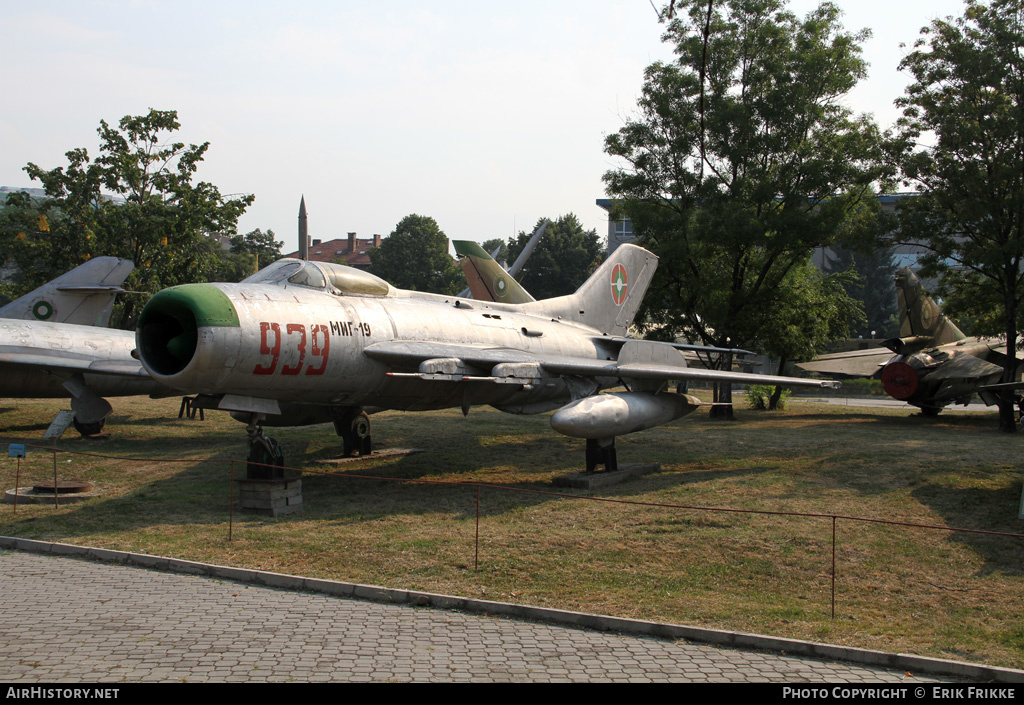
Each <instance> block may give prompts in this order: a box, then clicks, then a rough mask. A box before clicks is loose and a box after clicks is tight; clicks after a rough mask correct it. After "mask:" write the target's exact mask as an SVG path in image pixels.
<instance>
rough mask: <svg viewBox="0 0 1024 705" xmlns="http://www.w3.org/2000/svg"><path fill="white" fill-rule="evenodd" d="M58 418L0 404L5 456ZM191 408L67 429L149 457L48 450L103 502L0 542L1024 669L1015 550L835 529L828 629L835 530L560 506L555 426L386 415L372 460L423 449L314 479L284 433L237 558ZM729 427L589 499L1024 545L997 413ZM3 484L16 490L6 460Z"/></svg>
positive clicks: (565, 460) (685, 431) (232, 450)
mask: <svg viewBox="0 0 1024 705" xmlns="http://www.w3.org/2000/svg"><path fill="white" fill-rule="evenodd" d="M58 406H59V405H58V403H57V402H47V401H16V402H15V401H7V402H3V403H2V404H0V434H3V435H2V437H0V440H3V441H17V442H26V443H35V444H40V445H42V442H41V441H39V440H38V439H40V438H41V437H42V433H43V431H44V430H45V428H46V425H47V424H48V423H49V421H50V419H52V417H53V415H54V414H55V411H56V409H57V408H58ZM177 408H178V401H177V400H163V401H152V400H149V399H145V398H135V399H126V400H117V401H116V411H115V415H114V416H113V417H112V418H111V419H110V420H109V422H108V431H109V433H110V437H109V438H107V439H106V440H102V441H88V440H82V439H78V438H72V437H71V435H69V436H68V438H67V439H66V440H63V441H61V442H59V444H58V446H59V447H60V448H63V449H68V450H75V451H84V452H91V453H103V454H107V455H112V456H121V457H132V458H137V459H138V460H132V461H127V460H109V459H104V458H98V457H90V456H84V455H60V456H58V457H59V462H58V471H59V473H60V475H61V476H62V477H65V478H68V479H72V478H74V479H89V480H92V481H94V482H96V483H97V485H98V486H99V487H100V488H101V489H102V490H103V495H102V497H100V498H98V499H95V500H91V501H89V502H87V503H83V504H79V505H72V506H68V507H62V508H60V509H57V510H55V509H54V508H53V507H49V506H21V507H19V509H18V513H17V516H16V517H15V515H14V514H13V511H12V508H11V507H10V506H8V505H5V506H4V507H3V508H2V509H0V532H2V533H3V534H6V535H13V536H24V537H28V538H38V539H45V540H57V541H67V542H70V543H79V544H86V545H94V546H103V547H109V548H117V549H124V550H132V551H139V552H149V553H157V554H164V555H173V556H177V557H182V558H188V559H193V560H201V561H209V562H213V563H220V564H228V565H237V566H244V567H253V568H262V569H265V570H273V571H280V572H287V573H296V574H302V575H309V576H316V577H324V578H334V579H340V580H347V581H355V582H366V583H375V584H383V585H389V586H394V587H404V588H411V589H423V590H429V591H434V592H444V593H452V594H462V595H469V596H480V597H485V598H490V599H497V600H506V601H513V602H522V603H531V604H539V605H547V606H557V607H563V608H568V609H575V610H583V611H590V612H601V613H607V614H614V615H622V616H630V617H641V618H645V619H654V620H664V621H670V622H680V623H687V624H697V625H704V626H710V627H719V628H727V629H734V630H741V631H750V632H762V633H768V634H774V635H778V636H785V637H796V638H807V639H815V640H824V641H829V642H833V643H841V644H848V645H854V646H861V647H866V648H880V649H885V650H889V651H904V652H913V653H924V654H929V655H934V656H941V657H946V658H955V659H967V660H974V661H982V662H987V663H993V664H999V665H1007V666H1016V667H1022V666H1024V619H1022V618H1021V617H1020V616H1019V609H1018V608H1017V605H1018V604H1020V602H1021V598H1022V597H1024V581H1022V575H1021V573H1022V570H1024V560H1022V548H1024V545H1022V543H1021V540H1019V539H1013V538H1003V537H993V536H984V535H978V534H968V533H963V532H948V531H930V530H924V529H916V528H906V527H892V526H887V525H880V524H871V523H862V522H854V521H850V520H840V521H839V522H838V544H837V545H838V549H837V555H836V563H837V572H838V580H837V594H838V604H837V610H836V618H835V619H832V618H831V617H830V594H831V560H832V558H831V543H832V534H831V531H832V522H831V519H828V518H815V517H785V516H765V515H760V514H741V513H727V512H709V511H697V510H693V509H678V508H663V507H652V506H643V505H637V504H622V503H611V502H600V503H598V502H589V501H581V500H580V499H573V498H566V497H559V496H555V495H554V494H549V493H551V492H552V488H551V486H550V482H551V479H552V478H553V477H555V476H557V475H561V474H565V473H568V472H573V471H576V470H578V469H579V466H580V465H581V464H582V459H583V450H582V443H580V442H577V441H574V440H571V439H567V438H563V437H561V436H559V435H558V434H556V433H554V432H552V431H551V430H550V428H549V427H548V422H547V417H546V416H541V417H510V416H507V415H503V414H500V413H498V412H496V411H492V410H488V409H478V410H474V411H473V412H472V413H471V414H470V416H469V418H465V419H464V418H463V417H462V415H461V414H460V413H459V412H458V411H445V412H434V413H422V414H399V413H385V414H380V415H378V416H375V417H374V439H375V442H376V444H377V445H378V446H379V447H407V448H409V447H414V448H423V449H425V450H426V452H424V453H421V454H416V455H409V456H397V457H387V458H376V459H375V458H373V457H371V458H369V459H367V460H362V461H358V462H356V463H350V464H345V465H342V466H338V465H333V464H330V463H325V462H324V461H325V460H326V459H328V458H330V457H332V455H333V454H335V453H337V452H338V450H339V443H338V442H337V440H336V439H335V437H334V436H333V431H332V430H331V429H330V428H329V427H324V426H321V427H314V428H306V429H281V430H279V431H276V432H274V435H275V436H276V437H277V438H278V439H279V440H280V441H281V442H282V445H283V446H284V449H285V454H286V461H287V463H288V464H289V465H290V466H293V467H298V468H302V469H303V470H305V471H306V472H307V474H306V475H305V477H304V480H303V494H304V511H303V513H302V514H300V515H292V516H287V517H282V518H279V519H266V518H253V517H249V516H246V517H238V516H237V515H236V517H235V524H234V538H233V540H231V541H229V540H228V496H229V494H228V493H229V487H230V481H229V477H230V472H229V468H228V464H227V463H226V462H208V461H226V460H228V459H231V458H241V457H242V456H243V455H244V431H243V428H242V426H241V425H240V424H237V423H235V422H233V421H231V420H230V419H229V418H228V417H227V416H226V415H223V414H217V413H211V414H210V415H209V416H208V418H207V420H206V421H204V422H200V421H189V420H178V419H177V418H176V416H177ZM738 417H739V420H738V421H735V422H718V421H711V420H709V419H708V418H707V417H706V416H705V415H704V414H703V413H698V414H695V415H693V416H691V417H689V418H687V419H683V420H681V421H679V422H677V423H675V424H672V425H670V426H666V427H661V428H657V429H652V430H650V431H645V432H643V433H638V434H635V435H632V436H626V437H623V438H621V439H619V443H618V445H619V457H620V461H621V462H630V461H634V460H637V461H639V460H644V461H657V462H660V463H661V464H662V471H661V472H660V473H657V474H654V475H650V476H647V477H644V478H640V479H637V480H634V481H631V482H629V483H626V484H623V485H619V486H616V487H612V488H607V489H603V490H601V491H600V492H598V493H594V494H595V496H599V497H602V498H607V499H613V500H622V501H627V502H634V503H635V502H649V503H663V504H674V505H684V506H687V507H728V508H735V509H745V510H758V511H770V512H794V513H810V514H835V515H842V516H858V517H867V518H877V519H886V520H895V521H903V522H909V523H917V524H928V525H938V526H945V527H957V528H971V529H983V530H989V531H1003V532H1024V527H1022V526H1021V522H1020V521H1018V519H1017V510H1018V504H1019V501H1020V494H1021V476H1020V473H1019V471H1018V467H1017V457H1018V454H1019V451H1020V445H1019V444H1020V443H1022V442H1024V437H1020V438H1018V437H1016V436H1010V435H1004V434H1000V433H998V432H997V431H996V430H995V426H996V420H995V417H994V415H993V414H975V413H958V412H953V413H949V412H944V413H943V414H942V415H941V416H940V417H939V418H938V419H926V418H922V417H917V416H911V415H910V414H909V413H908V412H907V411H903V410H884V409H859V408H856V407H828V406H825V405H816V404H794V405H792V406H791V408H790V410H789V411H786V412H775V413H765V412H754V411H743V410H740V411H739V412H738ZM165 459H174V460H177V461H179V462H174V463H168V462H163V461H164V460H165ZM68 461H70V462H68ZM3 468H4V469H3V472H4V477H5V478H7V479H6V481H5V483H6V484H5V486H6V487H11V486H13V484H14V482H13V480H14V471H15V461H14V460H11V459H7V460H5V461H4V465H3ZM241 471H242V470H241V467H239V468H238V472H241ZM52 472H53V466H52V460H51V458H50V454H49V453H45V452H31V451H30V457H29V458H28V459H27V461H25V462H24V463H23V465H22V473H23V479H22V482H21V484H22V485H24V484H28V481H30V480H32V479H43V478H49V477H51V476H52ZM25 476H28V478H27V480H26V477H25ZM390 478H399V479H402V480H406V482H394V481H391V479H390ZM411 481H428V483H435V482H438V483H446V484H442V485H437V484H428V483H423V482H411ZM459 482H470V483H485V484H487V485H492V486H493V487H486V488H483V489H481V490H480V491H479V492H480V562H479V567H478V568H475V567H474V558H475V546H474V535H475V531H476V503H477V492H478V490H477V488H476V487H467V486H460V485H452V484H451V483H459ZM511 490H530V491H531V492H529V493H522V492H514V491H511ZM533 491H536V492H533Z"/></svg>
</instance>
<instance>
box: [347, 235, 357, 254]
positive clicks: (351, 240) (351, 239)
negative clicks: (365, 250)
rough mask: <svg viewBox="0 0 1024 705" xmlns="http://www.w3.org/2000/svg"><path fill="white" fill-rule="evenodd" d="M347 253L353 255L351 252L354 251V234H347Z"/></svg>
mask: <svg viewBox="0 0 1024 705" xmlns="http://www.w3.org/2000/svg"><path fill="white" fill-rule="evenodd" d="M348 251H349V253H353V252H355V251H356V234H355V233H349V234H348Z"/></svg>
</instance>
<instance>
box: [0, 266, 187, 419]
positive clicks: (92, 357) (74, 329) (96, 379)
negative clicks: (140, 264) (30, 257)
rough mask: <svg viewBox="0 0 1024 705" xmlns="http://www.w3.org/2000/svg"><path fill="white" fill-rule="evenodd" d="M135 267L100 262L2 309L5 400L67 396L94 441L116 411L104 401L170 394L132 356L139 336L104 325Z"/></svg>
mask: <svg viewBox="0 0 1024 705" xmlns="http://www.w3.org/2000/svg"><path fill="white" fill-rule="evenodd" d="M133 268H134V265H133V264H132V263H131V262H129V261H128V260H123V259H117V258H116V257H97V258H95V259H92V260H89V261H88V262H86V263H85V264H83V265H81V266H79V267H77V268H75V269H73V270H71V271H70V272H68V273H67V274H64V275H62V276H60V277H58V278H57V279H54V280H53V281H52V282H49V283H48V284H45V285H43V286H41V287H39V288H38V289H36V290H34V291H32V292H30V293H28V294H26V295H25V296H22V297H21V298H20V299H16V300H14V301H12V302H10V303H9V304H7V305H6V306H4V307H2V308H0V318H2V320H0V397H8V398H11V397H14V398H28V399H35V398H61V397H70V398H71V408H72V410H73V411H74V412H75V419H74V425H75V428H76V429H77V430H78V432H79V433H81V434H82V435H83V436H89V435H95V434H97V433H99V432H100V431H101V430H103V425H104V422H105V421H106V418H107V416H108V415H109V414H110V413H111V411H113V409H112V408H111V406H110V403H109V402H108V401H107V400H106V399H104V397H108V396H133V395H136V394H154V393H158V392H161V391H163V392H166V391H167V389H166V388H164V387H161V386H160V385H159V384H157V383H156V382H154V381H153V380H152V379H151V378H150V377H149V375H148V374H146V371H145V370H144V369H142V365H141V364H140V363H139V361H138V360H136V359H134V358H133V357H132V356H131V352H132V350H133V349H134V348H135V335H134V334H133V333H132V332H131V331H125V330H112V329H109V328H106V327H105V326H106V325H107V324H108V323H109V322H110V314H111V311H112V309H113V306H114V297H115V296H116V295H117V294H118V293H122V292H123V291H124V290H123V289H122V288H121V284H122V283H123V282H124V280H125V278H126V277H127V276H128V274H130V273H131V271H132V269H133Z"/></svg>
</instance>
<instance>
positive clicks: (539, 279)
mask: <svg viewBox="0 0 1024 705" xmlns="http://www.w3.org/2000/svg"><path fill="white" fill-rule="evenodd" d="M545 220H547V218H540V219H538V220H537V225H536V226H534V229H533V231H531V232H528V233H527V232H520V233H519V235H518V236H517V237H514V238H509V241H508V248H507V253H508V254H507V257H508V261H509V263H510V264H511V263H512V262H515V261H516V258H517V257H519V254H520V253H521V252H522V251H523V248H525V247H526V243H527V242H529V241H530V237H531V236H532V235H533V233H534V232H536V231H537V228H539V227H540V226H541V225H543V223H544V221H545ZM602 253H603V248H602V246H601V239H600V238H599V237H598V236H597V231H596V230H594V229H591V230H584V229H583V224H582V223H580V220H579V218H577V217H576V216H575V214H573V213H568V214H566V215H563V216H559V218H558V219H557V220H553V221H551V223H550V225H548V228H547V230H545V231H544V235H543V236H542V237H541V238H540V241H539V242H538V243H537V247H536V249H535V250H534V251H533V253H532V254H531V255H530V258H529V259H528V260H526V264H525V265H523V272H522V275H521V276H520V277H519V283H520V284H522V285H523V288H524V289H526V290H527V291H528V292H530V294H531V295H532V296H533V297H534V298H535V299H550V298H552V297H554V296H562V295H564V294H571V293H573V292H574V291H576V289H578V288H579V287H580V285H581V284H582V283H583V282H585V281H586V280H587V277H589V276H590V275H591V273H593V271H594V270H595V269H596V268H597V266H598V265H599V264H601V260H602Z"/></svg>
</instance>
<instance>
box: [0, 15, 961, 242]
mask: <svg viewBox="0 0 1024 705" xmlns="http://www.w3.org/2000/svg"><path fill="white" fill-rule="evenodd" d="M816 4H817V3H815V2H811V1H810V0H799V1H794V2H792V3H791V5H790V8H791V9H792V10H793V11H794V12H796V13H797V14H804V13H805V12H807V10H809V9H810V8H812V7H814V6H815V5H816ZM838 4H839V5H840V7H842V8H844V11H845V16H844V23H845V25H846V27H847V28H848V29H860V28H863V27H869V28H871V29H872V30H873V32H874V36H873V38H872V39H871V40H869V41H868V42H867V43H866V44H865V47H864V49H865V57H866V58H867V60H868V61H869V62H870V64H871V68H870V76H869V79H868V80H867V81H866V82H864V83H862V84H861V85H860V86H859V87H858V88H857V90H856V92H855V93H854V94H852V95H851V97H850V105H851V107H853V108H854V109H855V110H857V111H859V112H869V113H873V114H874V115H875V117H876V119H877V120H878V121H879V123H881V125H882V126H883V127H887V126H890V125H891V124H892V123H893V122H894V121H895V119H896V117H897V113H896V111H895V109H894V108H893V106H892V101H893V100H894V99H895V98H897V97H898V96H899V95H901V94H902V92H903V88H904V86H905V85H906V83H907V80H908V79H907V77H906V76H905V75H903V74H900V73H899V72H898V71H897V68H896V67H897V65H898V63H899V61H900V58H901V56H902V55H903V53H904V52H905V50H901V49H900V44H901V43H906V44H908V45H909V44H911V43H913V41H914V40H915V39H916V37H917V36H918V31H919V30H920V28H921V27H922V26H923V25H925V24H927V22H928V21H929V20H931V19H933V18H935V17H941V16H945V15H948V14H953V15H959V14H960V13H961V11H962V8H963V5H962V3H961V2H959V0H927V1H926V0H899V1H898V2H879V1H878V0H859V1H858V2H852V1H850V0H841V1H840V2H838ZM0 17H2V21H0V59H2V66H3V71H2V72H0V95H2V96H3V97H4V98H3V109H2V110H0V185H2V186H38V185H39V184H38V183H32V182H31V181H30V179H29V178H28V176H27V175H26V174H25V173H24V172H23V171H22V170H21V169H22V167H24V166H25V164H26V163H27V162H29V161H31V162H34V163H36V164H38V165H39V166H40V167H43V168H46V169H50V168H53V167H57V166H64V165H66V163H67V162H66V159H65V158H64V156H63V155H64V152H66V151H67V150H69V149H71V148H73V147H86V148H87V149H88V150H89V152H90V155H92V156H95V154H96V152H97V147H98V143H99V141H98V138H97V135H96V128H97V126H98V125H99V121H100V120H101V119H105V120H107V122H109V123H116V122H117V120H118V119H120V118H121V117H122V116H124V115H129V114H131V115H140V114H144V113H146V112H147V111H148V110H149V108H158V109H161V110H171V109H173V110H177V111H178V116H179V120H180V122H181V124H182V129H181V131H180V132H179V133H178V135H177V137H176V139H178V140H180V141H185V142H197V143H198V142H204V141H209V142H210V143H211V146H210V150H209V151H208V152H207V156H206V160H205V162H204V163H203V165H202V166H201V168H200V170H199V178H200V179H202V180H204V181H209V182H212V183H214V184H216V185H217V186H218V187H219V188H220V190H221V192H222V193H224V194H231V193H253V194H255V195H256V202H255V203H254V204H253V206H252V207H251V208H250V209H249V210H248V212H247V213H246V215H244V216H243V217H242V219H241V221H240V223H239V230H240V231H241V232H246V231H249V230H252V229H253V228H257V227H259V228H263V229H267V228H271V229H273V230H274V231H275V233H277V235H278V239H283V240H285V250H286V251H287V250H289V249H295V247H296V244H295V243H296V234H295V233H296V222H297V221H296V217H297V212H298V204H299V197H300V195H302V194H305V197H306V205H307V208H308V211H309V229H310V234H311V235H312V236H313V237H317V238H323V239H329V238H332V237H343V236H344V234H345V233H346V232H350V231H355V232H358V233H359V235H360V237H369V236H370V235H372V234H373V233H381V234H383V235H387V234H388V233H389V232H391V230H392V229H393V228H394V226H395V224H396V223H397V222H398V221H399V220H400V219H401V218H402V217H404V216H405V215H408V214H410V213H420V214H423V215H429V216H432V217H434V218H435V219H436V220H437V222H438V223H439V225H440V226H441V229H442V230H444V231H445V233H446V234H447V235H448V236H449V237H450V238H453V239H473V240H478V241H483V240H486V239H488V238H491V237H502V238H507V237H508V236H510V235H512V234H513V233H514V232H516V231H518V230H528V229H530V228H531V227H532V225H533V224H534V222H535V221H536V220H537V219H538V218H539V217H541V216H550V217H555V216H558V215H560V214H563V213H567V212H570V211H572V212H575V213H576V214H577V216H579V218H580V219H581V220H582V221H583V223H584V224H585V225H586V226H587V227H588V228H590V227H595V228H598V232H599V233H600V234H602V235H603V234H604V233H605V228H606V224H605V213H604V211H602V210H601V209H600V208H598V207H597V206H596V205H594V201H595V199H597V198H601V197H603V196H604V188H603V184H602V181H601V176H602V175H603V174H604V172H605V171H607V170H608V169H609V168H612V167H614V166H615V164H614V163H613V162H612V161H611V160H610V158H609V157H607V156H606V155H605V154H604V152H603V141H604V137H605V136H606V135H608V134H610V133H613V132H615V131H616V130H618V129H619V127H621V125H622V124H623V122H624V121H625V119H626V118H627V117H628V116H629V115H630V114H631V113H632V111H633V108H634V105H635V101H636V97H637V96H638V95H639V92H640V88H641V85H642V80H643V70H644V68H645V67H646V66H647V65H648V64H650V63H652V62H653V61H656V60H659V59H667V58H669V57H670V56H671V51H670V49H669V47H667V46H665V45H663V44H662V43H661V42H660V35H661V29H662V27H661V26H660V25H659V24H658V23H657V17H656V13H655V11H654V9H653V8H652V5H651V2H650V0H617V1H612V0H586V1H578V2H577V1H572V0H560V1H556V2H550V0H546V1H544V2H539V1H538V2H533V1H529V0H513V1H512V2H504V3H494V2H460V1H456V0H449V1H444V0H435V1H432V2H422V1H420V2H407V1H405V0H392V2H386V3H379V2H374V3H371V2H346V1H341V0H331V1H323V2H312V1H310V2H303V1H301V0H299V1H297V2H290V3H287V4H286V3H282V2H279V1H278V2H256V1H253V0H246V1H245V2H241V1H239V2H233V1H230V0H205V1H204V2H187V1H180V0H176V1H175V2H163V1H162V2H152V1H149V0H137V1H134V2H130V1H126V0H108V1H102V0H96V1H93V2H89V1H84V0H73V1H69V2H52V1H48V0H39V1H38V2H35V3H26V2H22V1H21V0H18V1H15V0H0Z"/></svg>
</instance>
